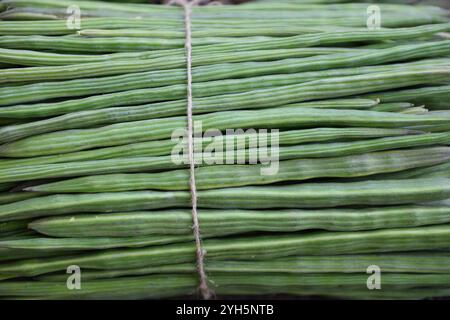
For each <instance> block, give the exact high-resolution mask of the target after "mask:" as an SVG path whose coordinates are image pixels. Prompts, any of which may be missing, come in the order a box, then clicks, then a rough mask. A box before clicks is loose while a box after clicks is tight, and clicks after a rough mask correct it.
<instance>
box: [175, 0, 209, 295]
mask: <svg viewBox="0 0 450 320" xmlns="http://www.w3.org/2000/svg"><path fill="white" fill-rule="evenodd" d="M203 3H205V1H202V0H192V1H188V0H171V1H168V2H167V4H168V5H173V4H177V5H180V6H181V7H183V9H184V24H185V34H186V37H185V49H186V62H187V67H186V69H187V121H188V152H189V172H190V181H189V185H190V190H191V202H192V220H193V227H192V228H193V232H194V237H195V245H196V255H197V271H198V274H199V277H200V284H199V291H200V294H201V296H202V298H203V299H205V300H209V299H211V298H212V297H213V296H214V293H213V291H212V290H211V289H210V288H209V286H208V277H207V275H206V271H205V255H206V250H205V249H203V245H202V237H201V233H200V222H199V214H198V211H197V185H196V182H195V153H194V151H195V150H194V121H193V99H192V21H191V18H192V7H193V6H196V5H199V4H203Z"/></svg>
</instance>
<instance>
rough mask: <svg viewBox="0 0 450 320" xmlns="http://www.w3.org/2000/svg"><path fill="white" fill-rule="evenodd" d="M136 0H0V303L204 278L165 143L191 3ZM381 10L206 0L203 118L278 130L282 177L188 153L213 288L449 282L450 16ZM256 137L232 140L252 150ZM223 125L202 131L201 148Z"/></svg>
mask: <svg viewBox="0 0 450 320" xmlns="http://www.w3.org/2000/svg"><path fill="white" fill-rule="evenodd" d="M130 2H143V1H128V2H127V1H121V2H118V1H112V2H98V1H67V0H1V1H0V298H2V299H10V298H12V299H17V298H21V299H106V298H113V299H144V298H167V297H178V296H186V295H195V294H196V293H197V291H196V290H197V286H198V282H199V277H198V274H197V272H196V247H195V242H194V241H193V240H194V236H193V232H192V214H191V194H190V192H189V170H188V166H187V163H186V162H183V163H178V162H175V161H174V160H173V157H172V156H173V150H174V148H176V147H177V146H178V144H179V142H178V141H175V140H174V139H172V137H173V133H174V132H175V131H177V130H179V129H180V128H181V129H183V128H185V127H186V125H187V118H186V103H187V102H186V96H187V88H186V82H187V70H186V65H187V64H186V56H185V49H184V45H185V26H184V13H183V10H182V8H180V7H176V6H160V5H151V4H144V3H140V4H139V3H130ZM74 5H76V7H74ZM368 5H369V4H368V3H363V2H351V1H340V0H304V1H303V0H302V1H300V0H297V1H263V0H261V1H255V2H250V3H245V4H242V5H238V6H201V7H195V8H193V15H192V37H193V38H192V42H193V52H192V54H193V61H192V65H193V69H192V76H193V100H194V121H195V122H200V121H201V123H202V132H207V131H208V130H213V129H216V130H220V131H223V132H225V130H227V129H243V130H250V129H255V132H257V131H258V130H259V129H269V131H270V130H271V129H277V130H279V136H278V139H279V140H278V141H277V143H276V145H275V143H274V142H273V141H272V140H270V141H269V149H270V148H271V147H273V146H275V147H278V158H277V159H278V160H279V168H278V171H277V173H276V174H273V175H263V174H261V172H262V170H263V169H264V168H265V167H266V165H265V164H264V163H256V164H255V163H250V162H249V161H247V162H244V163H238V164H236V161H234V160H236V159H235V156H236V158H237V155H233V156H232V160H233V161H232V162H233V163H227V160H229V157H228V156H229V155H228V154H226V153H225V152H216V153H215V157H214V158H215V160H220V161H219V162H218V163H216V164H208V163H203V162H202V163H199V164H198V166H197V168H196V180H197V189H198V207H199V216H200V218H199V219H200V229H201V234H202V238H203V246H204V249H205V250H206V251H205V252H206V256H205V268H206V272H207V275H208V281H209V286H210V287H211V289H213V290H214V291H215V292H216V294H217V295H218V296H219V297H221V296H227V295H247V296H248V295H260V294H287V295H293V296H314V297H324V296H327V297H334V298H344V299H423V298H431V297H443V296H450V255H449V249H450V203H449V199H450V146H449V144H450V125H449V123H450V113H449V109H450V40H448V32H450V19H449V17H448V15H449V12H448V11H447V10H445V9H443V8H439V7H432V6H411V5H405V4H398V3H397V4H396V3H384V2H383V3H382V4H378V5H379V7H380V10H381V12H382V15H381V19H382V20H381V28H379V29H375V30H373V29H370V28H368V27H367V7H368ZM69 7H70V10H68V8H69ZM78 9H79V13H81V18H80V20H78V21H77V19H78V18H79V17H77V16H73V15H74V14H75V15H76V12H77V10H78ZM237 137H238V136H237V135H236V136H234V138H237ZM255 137H256V133H250V134H248V135H245V136H244V138H247V140H245V141H244V143H243V144H238V143H236V141H234V140H233V142H232V145H233V147H234V148H236V153H240V154H241V155H244V156H245V158H246V159H250V158H251V157H252V156H253V155H255V154H256V155H258V154H259V155H260V154H261V148H259V147H258V146H256V147H255V146H253V145H252V143H251V141H252V138H255ZM227 138H228V137H225V136H218V137H212V138H211V137H209V138H207V137H204V136H200V137H197V136H196V137H195V139H194V140H195V145H196V150H195V151H196V154H195V156H196V157H197V156H199V157H200V158H201V155H202V150H203V148H207V147H208V145H210V143H211V142H212V141H213V142H214V143H215V145H218V146H221V147H225V146H226V145H227V143H228V140H227ZM182 146H184V147H186V143H185V142H183V143H182ZM198 146H200V148H198ZM267 157H268V159H269V158H270V157H269V156H268V155H267ZM270 159H271V160H273V159H272V158H270ZM70 266H78V267H79V268H80V270H81V281H82V286H81V289H80V290H69V289H68V287H67V279H68V277H69V276H70V275H68V274H67V273H66V271H67V270H68V267H70ZM369 266H378V267H379V268H380V270H381V284H382V289H381V290H369V289H368V286H367V279H368V277H369V276H370V274H367V270H368V267H369Z"/></svg>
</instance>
